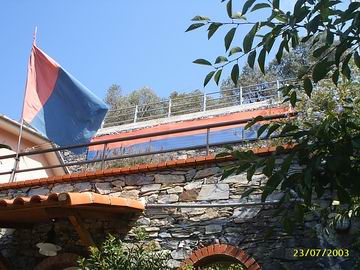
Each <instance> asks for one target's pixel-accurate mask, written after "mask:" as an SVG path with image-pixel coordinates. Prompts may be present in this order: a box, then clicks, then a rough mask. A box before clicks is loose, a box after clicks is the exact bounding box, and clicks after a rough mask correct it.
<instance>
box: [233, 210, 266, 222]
mask: <svg viewBox="0 0 360 270" xmlns="http://www.w3.org/2000/svg"><path fill="white" fill-rule="evenodd" d="M260 210H261V207H259V206H256V207H239V208H236V209H235V210H234V214H233V216H232V217H233V218H234V222H235V223H241V222H244V221H246V220H248V219H252V218H254V217H256V215H257V214H258V213H259V212H260Z"/></svg>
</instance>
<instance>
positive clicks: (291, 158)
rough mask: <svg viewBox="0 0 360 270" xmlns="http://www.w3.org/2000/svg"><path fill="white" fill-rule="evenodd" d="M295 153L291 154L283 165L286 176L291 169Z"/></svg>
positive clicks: (282, 169) (282, 170) (282, 168)
mask: <svg viewBox="0 0 360 270" xmlns="http://www.w3.org/2000/svg"><path fill="white" fill-rule="evenodd" d="M294 156H295V153H291V154H289V155H288V156H287V157H286V158H285V159H284V160H283V162H282V164H281V172H282V173H283V174H284V175H286V174H287V173H288V171H289V169H290V166H291V163H292V161H293V159H294Z"/></svg>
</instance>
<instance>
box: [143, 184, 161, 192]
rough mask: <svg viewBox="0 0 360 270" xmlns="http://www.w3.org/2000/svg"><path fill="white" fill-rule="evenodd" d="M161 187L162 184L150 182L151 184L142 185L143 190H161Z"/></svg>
mask: <svg viewBox="0 0 360 270" xmlns="http://www.w3.org/2000/svg"><path fill="white" fill-rule="evenodd" d="M160 188H161V184H150V185H144V186H142V187H141V189H140V191H141V192H143V193H144V192H148V191H154V190H159V189H160Z"/></svg>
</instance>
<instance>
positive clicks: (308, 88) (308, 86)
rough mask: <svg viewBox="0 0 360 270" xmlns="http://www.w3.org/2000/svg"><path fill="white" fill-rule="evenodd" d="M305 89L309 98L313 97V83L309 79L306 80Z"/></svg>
mask: <svg viewBox="0 0 360 270" xmlns="http://www.w3.org/2000/svg"><path fill="white" fill-rule="evenodd" d="M304 89H305V93H306V94H307V95H308V97H311V93H312V90H313V85H312V82H311V80H310V79H309V77H305V78H304Z"/></svg>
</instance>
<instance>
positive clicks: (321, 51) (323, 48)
mask: <svg viewBox="0 0 360 270" xmlns="http://www.w3.org/2000/svg"><path fill="white" fill-rule="evenodd" d="M329 48H330V46H329V45H327V44H325V45H324V46H321V47H320V48H318V49H316V50H315V51H314V52H313V56H314V57H316V58H319V57H320V56H321V55H323V54H324V52H326V51H327V50H328V49H329Z"/></svg>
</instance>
